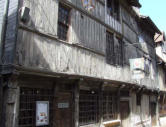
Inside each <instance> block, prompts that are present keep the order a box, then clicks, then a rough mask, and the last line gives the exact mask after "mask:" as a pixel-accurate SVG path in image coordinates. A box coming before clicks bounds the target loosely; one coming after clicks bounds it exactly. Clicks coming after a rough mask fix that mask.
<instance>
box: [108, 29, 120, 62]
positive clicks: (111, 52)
mask: <svg viewBox="0 0 166 127" xmlns="http://www.w3.org/2000/svg"><path fill="white" fill-rule="evenodd" d="M106 59H107V63H109V64H113V65H123V43H122V40H121V39H119V38H117V39H116V41H115V39H114V36H113V34H112V33H110V32H108V31H107V34H106Z"/></svg>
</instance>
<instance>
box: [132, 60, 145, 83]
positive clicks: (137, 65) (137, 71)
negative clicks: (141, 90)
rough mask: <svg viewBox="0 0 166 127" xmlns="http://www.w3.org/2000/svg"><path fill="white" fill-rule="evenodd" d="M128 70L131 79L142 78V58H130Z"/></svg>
mask: <svg viewBox="0 0 166 127" xmlns="http://www.w3.org/2000/svg"><path fill="white" fill-rule="evenodd" d="M130 70H131V74H132V79H137V80H139V79H142V78H144V77H145V73H144V70H145V60H144V58H135V59H130Z"/></svg>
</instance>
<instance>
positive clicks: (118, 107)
mask: <svg viewBox="0 0 166 127" xmlns="http://www.w3.org/2000/svg"><path fill="white" fill-rule="evenodd" d="M120 90H121V89H118V93H117V101H118V102H117V115H118V116H117V117H118V119H119V120H120V119H121V118H120Z"/></svg>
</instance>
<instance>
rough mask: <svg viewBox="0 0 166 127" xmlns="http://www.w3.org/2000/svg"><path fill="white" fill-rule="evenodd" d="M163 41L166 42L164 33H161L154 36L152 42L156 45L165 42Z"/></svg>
mask: <svg viewBox="0 0 166 127" xmlns="http://www.w3.org/2000/svg"><path fill="white" fill-rule="evenodd" d="M165 40H166V37H165V33H164V32H162V34H158V33H156V34H155V36H154V41H155V42H156V43H158V42H165Z"/></svg>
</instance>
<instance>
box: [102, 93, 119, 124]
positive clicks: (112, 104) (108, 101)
mask: <svg viewBox="0 0 166 127" xmlns="http://www.w3.org/2000/svg"><path fill="white" fill-rule="evenodd" d="M102 103H103V110H102V111H103V120H104V121H107V120H114V119H116V118H117V113H116V107H117V103H116V96H115V95H113V94H112V93H110V92H104V93H103V100H102Z"/></svg>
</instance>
